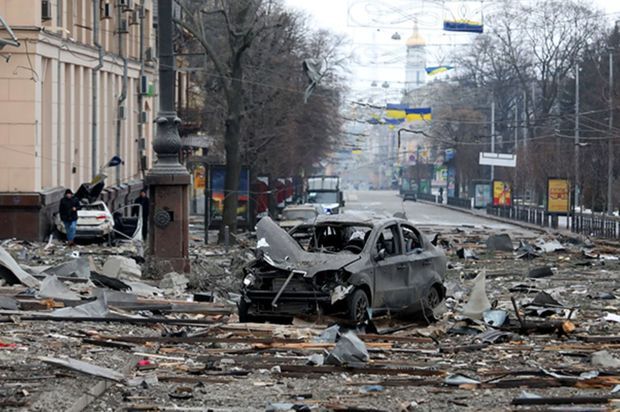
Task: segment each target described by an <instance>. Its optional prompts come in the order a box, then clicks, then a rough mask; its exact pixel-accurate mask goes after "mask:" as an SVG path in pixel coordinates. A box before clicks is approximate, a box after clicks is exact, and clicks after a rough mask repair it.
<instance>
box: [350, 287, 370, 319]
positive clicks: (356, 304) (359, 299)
mask: <svg viewBox="0 0 620 412" xmlns="http://www.w3.org/2000/svg"><path fill="white" fill-rule="evenodd" d="M347 305H348V309H349V312H348V313H349V319H350V320H351V321H353V322H355V323H357V324H359V323H362V322H364V321H365V320H366V318H367V317H368V312H367V310H368V308H369V307H370V302H369V300H368V295H366V292H364V291H363V290H362V289H356V290H355V292H353V293H352V294H351V295H349V299H348V301H347Z"/></svg>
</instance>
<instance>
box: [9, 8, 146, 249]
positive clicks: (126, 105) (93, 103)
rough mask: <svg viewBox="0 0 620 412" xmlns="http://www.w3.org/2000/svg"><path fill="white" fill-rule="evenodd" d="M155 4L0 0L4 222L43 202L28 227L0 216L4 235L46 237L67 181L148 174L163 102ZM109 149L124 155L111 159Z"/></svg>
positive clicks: (122, 181) (121, 180)
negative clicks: (114, 162) (158, 95)
mask: <svg viewBox="0 0 620 412" xmlns="http://www.w3.org/2000/svg"><path fill="white" fill-rule="evenodd" d="M153 12H154V6H153V2H152V0H133V1H132V0H0V17H1V19H0V39H8V40H9V41H8V42H6V41H5V42H2V41H0V45H2V46H0V47H1V48H0V57H2V58H0V223H2V224H8V225H9V226H10V225H14V226H15V225H18V226H19V222H20V221H23V220H24V218H23V217H20V216H21V215H20V213H22V212H23V213H26V212H25V209H27V207H26V204H29V205H31V206H30V207H31V208H39V209H40V210H43V211H44V213H39V215H43V218H42V220H41V221H38V222H36V224H34V226H36V228H34V227H33V228H32V229H30V230H29V235H27V236H24V235H20V234H19V233H15V231H16V228H15V227H14V228H13V229H11V228H7V227H5V228H4V229H3V228H2V224H0V238H2V237H7V236H10V235H16V236H17V237H21V238H40V237H41V236H42V233H41V232H42V231H43V232H44V231H45V230H44V229H45V227H46V225H47V221H46V219H45V216H47V215H49V212H50V211H49V210H45V209H46V208H50V209H53V205H54V203H55V202H56V201H57V198H58V192H59V191H62V190H63V189H61V188H71V189H73V190H76V189H77V188H78V186H79V185H80V184H81V183H83V182H88V181H90V180H91V179H92V178H93V177H94V176H95V175H97V174H98V173H100V172H103V173H105V174H106V175H107V176H108V180H107V184H108V185H112V186H116V187H117V188H118V187H120V188H123V187H124V188H126V187H129V186H131V183H132V182H133V184H134V185H135V182H137V181H140V180H141V179H142V176H143V172H144V170H146V169H148V167H149V166H150V163H151V155H150V153H151V150H150V147H151V139H152V136H153V132H154V131H153V118H154V115H155V113H156V110H157V108H156V107H154V105H155V103H156V99H154V98H153V90H156V87H155V84H156V68H155V60H154V59H153V56H154V52H153V51H154V50H155V34H154V30H153V27H154V25H153V20H154V17H153ZM11 39H14V40H15V41H10V40H11ZM15 43H17V44H15ZM113 156H119V157H120V158H121V159H122V160H123V162H124V163H123V164H121V165H119V166H117V167H112V168H106V167H105V166H106V165H107V163H108V161H109V160H110V158H112V157H113ZM113 192H115V193H117V195H119V196H120V193H121V192H122V190H121V189H116V190H113ZM50 205H51V206H50ZM20 209H22V211H21V212H20ZM26 216H28V218H27V219H26V220H28V219H31V218H32V217H33V216H35V214H34V209H33V210H31V211H30V213H27V214H26ZM21 228H22V230H23V225H22V226H21ZM33 231H36V232H37V233H36V236H35V235H34V232H33ZM30 232H33V233H30Z"/></svg>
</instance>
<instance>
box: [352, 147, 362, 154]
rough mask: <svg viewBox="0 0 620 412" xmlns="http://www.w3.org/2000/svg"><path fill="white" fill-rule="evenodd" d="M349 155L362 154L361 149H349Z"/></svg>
mask: <svg viewBox="0 0 620 412" xmlns="http://www.w3.org/2000/svg"><path fill="white" fill-rule="evenodd" d="M351 154H354V155H358V154H362V149H361V148H360V147H354V148H353V149H351Z"/></svg>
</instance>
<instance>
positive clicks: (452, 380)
mask: <svg viewBox="0 0 620 412" xmlns="http://www.w3.org/2000/svg"><path fill="white" fill-rule="evenodd" d="M443 382H444V383H445V384H446V385H449V386H461V385H478V384H480V381H479V380H477V379H473V378H470V377H469V376H465V375H461V374H456V375H450V376H448V377H447V378H446V379H444V381H443Z"/></svg>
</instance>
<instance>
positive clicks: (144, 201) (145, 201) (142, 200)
mask: <svg viewBox="0 0 620 412" xmlns="http://www.w3.org/2000/svg"><path fill="white" fill-rule="evenodd" d="M149 203H150V201H149V198H148V197H146V190H140V196H138V198H137V199H136V204H138V205H140V206H142V239H143V240H144V241H145V242H146V235H147V233H148V222H149Z"/></svg>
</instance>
